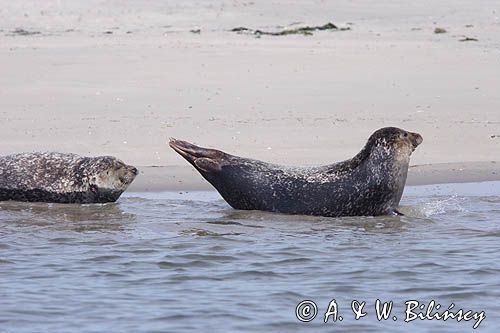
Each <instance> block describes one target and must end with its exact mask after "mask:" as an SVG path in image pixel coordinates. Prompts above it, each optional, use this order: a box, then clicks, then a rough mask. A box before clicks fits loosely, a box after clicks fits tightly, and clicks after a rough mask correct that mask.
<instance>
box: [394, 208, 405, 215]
mask: <svg viewBox="0 0 500 333" xmlns="http://www.w3.org/2000/svg"><path fill="white" fill-rule="evenodd" d="M392 215H395V216H405V214H403V213H401V212H400V211H399V210H397V209H394V210H393V211H392Z"/></svg>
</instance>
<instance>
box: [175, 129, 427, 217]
mask: <svg viewBox="0 0 500 333" xmlns="http://www.w3.org/2000/svg"><path fill="white" fill-rule="evenodd" d="M421 142H422V137H421V136H420V134H417V133H411V132H407V131H405V130H402V129H399V128H395V127H386V128H382V129H379V130H377V131H376V132H374V133H373V134H372V135H371V136H370V138H369V139H368V142H367V143H366V145H365V147H364V148H363V149H362V150H361V151H360V152H359V153H358V154H357V155H356V156H354V157H353V158H352V159H350V160H346V161H343V162H339V163H334V164H331V165H326V166H319V167H289V166H281V165H276V164H269V163H266V162H261V161H257V160H253V159H248V158H242V157H238V156H233V155H230V154H227V153H225V152H222V151H220V150H215V149H207V148H202V147H198V146H195V145H193V144H191V143H188V142H185V141H180V140H175V139H171V140H170V143H169V144H170V147H172V148H173V149H174V150H175V151H176V152H177V153H179V154H180V155H181V156H182V157H184V158H185V159H186V160H187V161H188V162H189V163H191V164H192V165H193V166H194V167H195V168H196V170H198V171H199V172H200V173H201V175H202V176H203V177H204V178H205V179H206V180H208V182H210V184H212V185H213V186H214V187H215V188H216V189H217V191H218V192H219V193H220V194H221V195H222V197H223V198H224V199H225V200H226V201H227V202H228V203H229V204H230V205H231V206H232V207H233V208H235V209H250V210H263V211H271V212H280V213H287V214H304V215H321V216H363V215H373V216H376V215H388V214H399V213H398V211H397V207H398V205H399V201H400V199H401V196H402V194H403V189H404V186H405V182H406V176H407V172H408V166H409V162H410V155H411V153H412V152H413V151H414V150H415V148H416V147H417V146H418V145H419V144H420V143H421Z"/></svg>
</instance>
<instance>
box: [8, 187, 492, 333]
mask: <svg viewBox="0 0 500 333" xmlns="http://www.w3.org/2000/svg"><path fill="white" fill-rule="evenodd" d="M401 204H402V206H403V207H402V208H401V210H402V212H404V213H405V216H386V217H349V218H325V217H308V216H290V215H282V214H272V213H265V212H257V211H237V210H233V209H231V208H230V207H229V206H228V205H227V204H226V203H225V202H224V201H223V200H222V199H221V197H220V196H219V195H218V194H217V193H216V192H163V193H126V194H124V195H123V196H122V197H121V198H120V199H119V201H118V202H117V203H114V204H101V205H61V204H44V203H15V202H1V203H0V332H16V333H21V332H51V333H56V332H131V333H132V332H134V333H135V332H196V331H198V332H341V331H346V332H347V331H349V332H358V331H359V332H382V331H383V332H410V331H411V332H431V331H432V332H437V331H438V332H458V331H460V332H470V331H473V326H474V325H476V327H478V331H480V332H496V331H497V329H498V327H499V326H500V301H499V300H500V182H489V183H477V184H451V185H432V186H418V187H408V188H407V189H406V191H405V195H404V197H403V200H402V202H401ZM391 302H392V303H391ZM409 302H410V303H409ZM411 302H417V303H411ZM299 304H300V306H298V305H299ZM438 304H439V309H436V307H437V305H438ZM430 305H432V307H431V311H430V312H429V313H428V312H427V311H428V310H429V307H430ZM376 306H378V310H379V311H378V312H377V308H376ZM384 306H385V308H386V310H391V311H386V314H387V316H386V317H385V318H378V317H377V315H381V310H382V309H383V307H384ZM391 306H392V307H391ZM412 306H413V310H411V311H409V312H408V310H409V309H410V308H411V307H412ZM445 311H448V312H449V313H453V316H451V317H450V316H449V317H448V319H447V320H444V314H445ZM460 311H462V312H460ZM363 314H364V315H363ZM467 314H468V315H467ZM480 318H482V319H481V320H480ZM325 319H326V323H325ZM379 319H380V320H379ZM410 319H411V320H410Z"/></svg>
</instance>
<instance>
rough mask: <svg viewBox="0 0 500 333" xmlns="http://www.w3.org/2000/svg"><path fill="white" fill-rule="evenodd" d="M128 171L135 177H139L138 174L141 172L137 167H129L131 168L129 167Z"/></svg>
mask: <svg viewBox="0 0 500 333" xmlns="http://www.w3.org/2000/svg"><path fill="white" fill-rule="evenodd" d="M128 170H129V171H130V172H131V173H132V174H133V175H134V176H137V174H138V173H139V170H137V168H136V167H134V166H131V165H129V166H128Z"/></svg>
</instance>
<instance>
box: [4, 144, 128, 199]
mask: <svg viewBox="0 0 500 333" xmlns="http://www.w3.org/2000/svg"><path fill="white" fill-rule="evenodd" d="M136 175H137V169H136V168H135V167H133V166H130V165H126V164H125V163H123V162H122V161H120V160H119V159H117V158H115V157H112V156H99V157H84V156H79V155H76V154H65V153H21V154H14V155H7V156H1V157H0V201H6V200H15V201H38V202H54V203H104V202H114V201H116V200H117V199H118V198H119V197H120V195H121V194H122V193H123V192H124V191H125V190H126V189H127V187H128V186H129V185H130V183H132V181H133V180H134V179H135V176H136Z"/></svg>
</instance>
